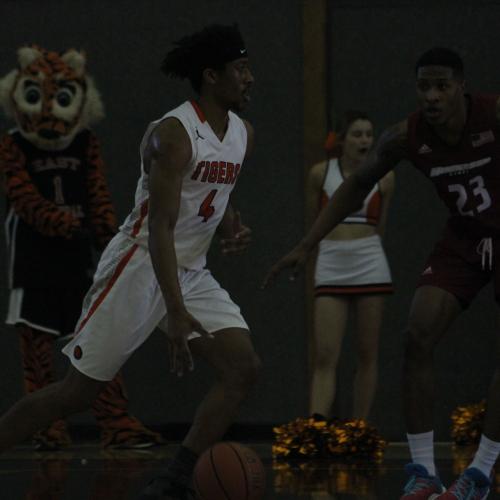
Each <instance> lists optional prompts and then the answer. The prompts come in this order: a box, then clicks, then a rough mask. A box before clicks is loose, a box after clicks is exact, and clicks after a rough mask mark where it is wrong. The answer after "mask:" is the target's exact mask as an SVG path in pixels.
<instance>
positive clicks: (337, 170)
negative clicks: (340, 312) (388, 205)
mask: <svg viewBox="0 0 500 500" xmlns="http://www.w3.org/2000/svg"><path fill="white" fill-rule="evenodd" d="M342 182H344V175H343V173H342V168H341V166H340V163H339V161H338V159H337V158H332V159H330V160H329V162H328V164H327V169H326V173H325V179H324V181H323V191H322V198H321V204H322V205H325V204H326V203H327V202H328V199H329V198H331V197H332V196H334V193H335V191H336V190H337V189H338V187H339V186H340V185H341V184H342ZM381 198H382V197H381V193H380V188H379V185H378V184H377V185H375V186H374V187H373V189H372V190H371V191H370V193H369V194H368V196H367V197H366V198H365V200H364V202H363V206H362V207H361V209H360V210H358V211H356V212H354V213H352V214H350V215H349V216H347V217H346V218H345V219H344V220H343V221H342V224H368V225H373V226H376V225H377V224H378V221H379V218H380V212H381V205H382V199H381ZM314 282H315V296H316V297H318V296H323V295H346V294H349V295H352V294H367V293H391V292H392V291H393V287H392V278H391V271H390V269H389V264H388V263H387V258H386V256H385V252H384V249H383V247H382V242H381V240H380V236H379V235H378V234H375V235H373V236H369V237H366V238H357V239H352V240H329V239H324V240H322V241H321V242H320V244H319V249H318V257H317V260H316V269H315V276H314Z"/></svg>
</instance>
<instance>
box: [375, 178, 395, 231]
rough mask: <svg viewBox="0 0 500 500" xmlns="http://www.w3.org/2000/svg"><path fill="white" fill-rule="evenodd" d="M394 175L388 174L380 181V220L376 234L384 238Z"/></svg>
mask: <svg viewBox="0 0 500 500" xmlns="http://www.w3.org/2000/svg"><path fill="white" fill-rule="evenodd" d="M394 184H395V175H394V172H392V171H391V172H389V173H388V174H387V175H386V176H385V177H382V179H380V182H379V185H380V195H381V197H382V207H381V210H380V219H379V221H378V224H377V233H378V234H379V235H380V236H384V234H385V228H386V224H387V214H388V212H389V205H390V204H391V199H392V195H393V193H394Z"/></svg>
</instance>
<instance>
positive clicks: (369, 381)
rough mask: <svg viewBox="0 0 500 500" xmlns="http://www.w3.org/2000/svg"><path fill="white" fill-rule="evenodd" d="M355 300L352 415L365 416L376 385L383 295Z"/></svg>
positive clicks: (355, 416) (370, 404) (367, 413)
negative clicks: (354, 371)
mask: <svg viewBox="0 0 500 500" xmlns="http://www.w3.org/2000/svg"><path fill="white" fill-rule="evenodd" d="M354 300H355V302H354V304H355V314H356V375H355V377H354V387H353V389H354V394H353V416H354V418H362V419H367V418H368V415H369V414H370V409H371V407H372V403H373V399H374V397H375V391H376V388H377V376H378V345H379V336H380V327H381V324H382V312H383V308H384V300H385V297H384V296H383V295H358V296H356V298H355V299H354Z"/></svg>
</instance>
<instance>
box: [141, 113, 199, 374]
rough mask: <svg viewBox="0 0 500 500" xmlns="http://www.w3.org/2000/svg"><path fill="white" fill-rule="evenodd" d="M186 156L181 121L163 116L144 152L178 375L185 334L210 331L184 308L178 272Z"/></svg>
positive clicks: (188, 361) (184, 358)
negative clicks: (176, 239) (177, 241)
mask: <svg viewBox="0 0 500 500" xmlns="http://www.w3.org/2000/svg"><path fill="white" fill-rule="evenodd" d="M190 159H191V143H190V141H189V137H188V135H187V133H186V131H185V129H184V127H183V126H182V125H181V124H180V122H179V121H177V120H175V119H167V120H165V121H164V122H162V123H161V124H160V125H158V127H156V129H155V130H154V131H153V133H152V134H151V137H150V139H149V142H148V145H147V146H146V150H145V152H144V160H145V168H146V171H147V172H148V173H149V213H148V219H149V252H150V254H151V261H152V264H153V268H154V271H155V275H156V278H157V280H158V284H159V285H160V289H161V291H162V294H163V298H164V300H165V304H166V307H167V319H168V331H167V340H168V343H169V355H170V368H171V371H175V372H176V373H177V374H178V375H182V374H183V373H184V370H185V369H186V368H187V369H190V370H192V369H193V360H192V357H191V352H190V350H189V347H188V343H187V337H188V335H189V334H191V333H192V332H193V331H196V332H198V333H201V334H203V335H208V334H207V332H206V331H205V330H204V329H203V327H202V325H201V324H200V323H199V322H198V321H197V320H196V319H195V318H194V317H193V316H191V315H190V314H189V313H188V311H187V310H186V307H185V305H184V300H183V297H182V292H181V287H180V285H179V280H178V277H177V255H176V253H175V246H174V230H175V225H176V223H177V218H178V214H179V207H180V200H181V190H182V178H183V174H184V172H185V169H186V167H187V165H188V163H189V161H190Z"/></svg>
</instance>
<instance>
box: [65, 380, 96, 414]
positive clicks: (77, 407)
mask: <svg viewBox="0 0 500 500" xmlns="http://www.w3.org/2000/svg"><path fill="white" fill-rule="evenodd" d="M98 394H99V390H98V388H97V386H92V387H78V386H76V385H72V384H70V383H68V382H67V381H65V382H64V383H62V384H61V387H60V389H59V393H58V400H59V405H60V411H61V416H62V417H63V418H64V417H68V416H70V415H73V414H74V413H80V412H82V411H85V410H88V409H89V408H90V407H91V406H92V403H93V402H94V401H95V399H96V398H97V396H98Z"/></svg>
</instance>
